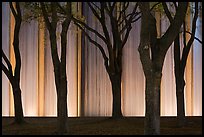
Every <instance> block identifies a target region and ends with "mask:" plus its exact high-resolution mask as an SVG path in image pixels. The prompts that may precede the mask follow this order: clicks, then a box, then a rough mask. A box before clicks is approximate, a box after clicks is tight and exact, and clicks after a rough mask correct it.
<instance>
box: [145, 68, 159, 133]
mask: <svg viewBox="0 0 204 137" xmlns="http://www.w3.org/2000/svg"><path fill="white" fill-rule="evenodd" d="M151 75H152V76H147V77H146V90H145V101H146V112H145V123H144V134H145V135H159V134H160V83H161V72H159V73H154V72H153V73H152V74H151Z"/></svg>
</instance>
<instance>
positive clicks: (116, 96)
mask: <svg viewBox="0 0 204 137" xmlns="http://www.w3.org/2000/svg"><path fill="white" fill-rule="evenodd" d="M109 77H110V80H111V86H112V96H113V102H112V118H116V119H117V118H122V117H123V115H122V111H121V75H120V74H109Z"/></svg>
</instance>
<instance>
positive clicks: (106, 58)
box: [75, 22, 108, 61]
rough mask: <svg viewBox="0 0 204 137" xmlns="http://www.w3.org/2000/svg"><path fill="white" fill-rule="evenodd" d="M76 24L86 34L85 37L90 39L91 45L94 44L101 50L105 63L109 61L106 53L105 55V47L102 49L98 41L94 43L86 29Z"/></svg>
mask: <svg viewBox="0 0 204 137" xmlns="http://www.w3.org/2000/svg"><path fill="white" fill-rule="evenodd" d="M75 24H76V25H77V26H78V27H79V28H80V29H81V30H82V31H83V32H84V34H85V36H86V37H87V38H88V39H89V41H90V42H91V43H93V44H94V45H95V46H96V47H97V48H98V49H99V50H100V52H101V53H102V56H103V58H104V60H105V61H106V60H108V57H107V56H106V53H105V51H104V49H103V47H102V46H101V45H100V44H99V43H97V42H96V41H94V40H93V39H92V38H91V37H90V36H89V34H88V33H87V32H86V31H85V29H84V28H83V27H82V26H80V25H79V24H78V23H76V22H75Z"/></svg>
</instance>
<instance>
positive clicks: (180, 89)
mask: <svg viewBox="0 0 204 137" xmlns="http://www.w3.org/2000/svg"><path fill="white" fill-rule="evenodd" d="M182 79H183V78H182ZM176 82H177V83H176V99H177V122H178V123H177V124H178V126H179V127H182V126H183V125H184V124H185V105H184V104H185V102H184V86H185V81H184V79H183V80H182V81H178V80H177V81H176Z"/></svg>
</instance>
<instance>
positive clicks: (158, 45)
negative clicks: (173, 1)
mask: <svg viewBox="0 0 204 137" xmlns="http://www.w3.org/2000/svg"><path fill="white" fill-rule="evenodd" d="M187 6H188V3H187V2H178V8H177V10H176V13H175V16H174V18H173V21H172V23H171V24H170V26H169V28H168V29H167V31H166V32H165V34H164V35H163V36H162V37H161V38H157V29H156V20H155V18H154V16H153V15H152V14H151V12H150V3H149V2H139V7H140V10H141V14H142V15H141V18H142V22H141V34H140V45H139V48H138V51H139V54H140V60H141V63H142V67H143V71H144V75H145V79H146V87H145V101H146V110H145V122H144V134H149V135H155V134H160V84H161V78H162V67H163V63H164V59H165V55H166V52H167V50H168V49H169V47H170V46H171V44H172V42H173V41H174V40H175V38H176V36H177V35H178V34H179V31H180V28H181V25H182V23H183V21H184V18H185V15H186V11H187Z"/></svg>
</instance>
